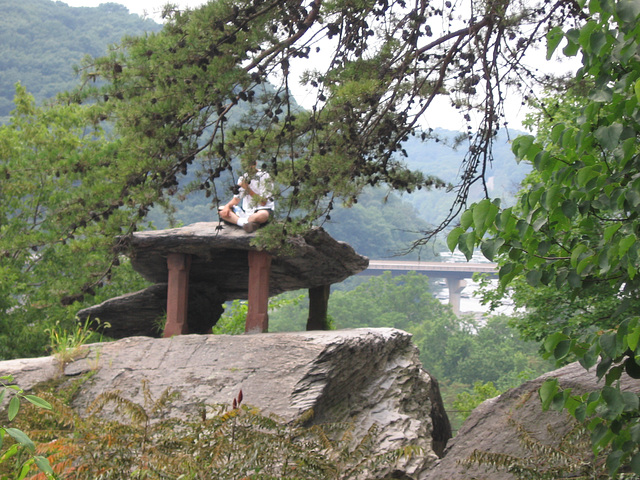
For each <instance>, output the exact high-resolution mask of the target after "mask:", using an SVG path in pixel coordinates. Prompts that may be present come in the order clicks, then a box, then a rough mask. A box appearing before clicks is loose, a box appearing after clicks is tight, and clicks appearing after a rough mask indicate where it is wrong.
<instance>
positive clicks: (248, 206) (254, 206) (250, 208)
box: [234, 170, 275, 215]
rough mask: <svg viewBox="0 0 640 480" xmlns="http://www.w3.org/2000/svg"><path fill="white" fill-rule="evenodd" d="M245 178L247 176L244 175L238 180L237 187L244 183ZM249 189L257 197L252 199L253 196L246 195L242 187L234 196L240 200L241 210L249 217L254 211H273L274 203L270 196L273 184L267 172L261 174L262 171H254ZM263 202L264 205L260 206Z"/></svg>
mask: <svg viewBox="0 0 640 480" xmlns="http://www.w3.org/2000/svg"><path fill="white" fill-rule="evenodd" d="M247 178H248V174H246V173H245V174H244V175H242V176H241V177H240V178H239V179H238V185H240V184H241V183H243V181H244V182H246V181H247ZM249 188H250V189H251V190H252V191H253V192H254V193H255V194H257V195H258V197H256V198H255V199H254V198H253V196H252V195H248V194H247V192H246V191H245V189H244V188H242V187H240V191H239V192H238V195H234V196H235V197H236V198H238V199H241V200H242V210H244V211H245V212H246V213H247V214H249V215H250V214H252V213H253V212H255V211H256V210H275V202H274V200H273V197H272V196H271V192H272V189H273V182H272V181H271V176H270V175H269V174H268V173H267V172H263V171H262V170H258V171H256V173H255V175H253V176H252V177H251V181H250V182H249ZM265 200H266V203H265V204H264V205H261V202H263V201H265Z"/></svg>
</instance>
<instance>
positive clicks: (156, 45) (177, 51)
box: [68, 0, 583, 237]
mask: <svg viewBox="0 0 640 480" xmlns="http://www.w3.org/2000/svg"><path fill="white" fill-rule="evenodd" d="M164 14H165V17H166V24H165V26H164V28H163V30H162V31H161V32H159V33H157V34H154V33H151V34H147V35H145V36H142V37H136V38H128V39H126V40H125V41H123V42H122V43H121V45H120V48H117V49H114V50H113V51H112V52H111V53H110V54H109V55H108V56H105V57H101V58H96V59H90V60H87V61H86V62H85V64H84V66H83V67H82V71H83V74H84V78H85V80H86V81H87V83H86V84H85V86H84V87H83V88H82V89H81V90H80V91H78V92H75V93H73V94H70V95H69V97H68V98H69V99H70V100H72V101H74V100H79V99H85V100H86V99H91V100H92V101H95V102H97V106H98V107H99V108H100V109H101V113H100V114H99V115H98V116H97V117H96V119H95V121H96V122H102V121H105V122H110V124H112V125H113V126H114V131H115V133H116V134H117V135H118V138H119V147H118V155H119V156H120V158H121V159H122V161H125V159H132V158H135V162H136V165H137V169H138V171H137V172H132V174H131V176H130V178H129V179H128V183H129V186H130V187H131V186H134V185H135V186H139V185H145V186H146V187H147V188H148V189H149V190H150V191H153V192H154V194H155V195H159V196H164V195H172V194H179V193H180V192H179V190H180V189H179V188H178V185H179V178H180V176H181V175H182V174H184V173H185V172H186V171H187V170H188V169H190V168H193V167H191V166H192V165H193V166H196V168H197V169H198V172H199V178H200V183H199V185H195V187H196V188H200V189H203V190H205V191H206V192H207V193H208V194H209V195H210V197H211V198H212V201H213V202H214V203H215V202H217V201H218V199H220V197H223V196H226V195H228V193H229V192H228V190H227V188H228V186H225V185H221V182H219V181H217V180H218V179H219V177H220V176H221V173H222V172H224V171H227V170H230V171H234V172H235V169H236V168H237V166H236V165H237V164H234V163H233V161H234V160H235V159H237V158H242V159H245V160H251V161H258V162H259V163H260V164H262V165H263V166H264V167H265V168H266V169H267V170H269V172H270V173H271V174H272V176H274V177H275V179H276V183H277V184H279V185H282V188H281V191H280V192H278V194H279V195H278V196H279V199H280V204H281V210H282V212H283V217H284V218H285V219H286V220H287V222H285V223H284V224H280V225H279V226H278V228H280V229H281V231H282V233H285V234H286V233H291V232H292V231H295V227H296V226H301V227H302V228H305V227H306V226H308V224H309V223H310V222H311V221H313V220H315V219H318V218H322V217H324V218H330V217H331V210H332V209H333V208H334V207H335V206H336V205H337V203H338V202H345V203H346V204H352V203H355V202H356V201H357V197H358V195H359V193H360V192H361V191H362V188H363V187H364V186H366V185H376V184H387V185H389V186H390V187H391V188H394V189H398V190H403V191H413V190H416V189H420V188H432V187H438V186H440V187H443V186H445V184H444V182H442V181H441V180H439V179H438V178H437V176H436V175H425V174H422V173H421V172H417V171H413V170H411V169H409V168H407V166H406V165H405V164H404V162H403V160H402V156H403V152H402V142H403V141H406V140H407V138H409V136H411V135H413V134H418V135H424V136H425V137H426V136H428V135H429V133H428V132H424V131H420V126H421V121H422V120H424V119H425V117H426V116H428V115H429V114H431V111H432V110H431V109H430V108H431V107H432V106H433V104H434V100H435V99H436V98H438V97H440V96H446V97H447V98H448V99H449V101H450V102H451V103H452V104H453V105H454V106H455V107H456V108H458V109H460V110H461V111H463V112H465V114H466V115H467V118H468V119H469V122H470V123H469V138H468V139H467V141H468V142H469V145H470V148H469V151H468V152H469V153H468V154H467V156H466V157H465V159H464V161H463V171H464V173H463V175H462V181H461V183H460V187H459V190H458V197H457V199H456V200H455V203H456V205H454V207H453V208H452V211H451V213H450V218H449V220H450V219H451V218H453V217H454V216H455V214H456V213H457V211H459V210H460V208H461V206H462V205H463V204H464V201H465V200H466V197H467V194H468V190H469V188H470V187H471V185H473V184H474V183H477V182H480V183H482V182H483V181H484V180H485V179H484V176H483V172H484V171H485V168H486V166H487V165H488V164H489V163H490V161H491V155H492V153H491V146H492V143H493V140H494V138H495V135H496V132H497V130H498V129H499V127H500V126H501V125H502V122H503V121H504V118H502V115H503V102H504V96H505V91H506V89H507V86H508V85H513V86H515V87H520V88H523V89H526V88H528V86H529V84H530V83H531V82H533V81H534V79H535V75H536V72H535V71H534V70H533V69H528V68H526V67H524V66H523V63H522V58H523V55H524V54H525V52H526V51H527V50H528V49H529V48H532V47H533V46H534V45H536V44H538V43H539V42H541V40H542V39H544V35H545V34H546V33H547V32H548V31H549V30H551V29H552V28H554V27H555V26H557V25H565V24H568V23H571V22H572V21H578V20H579V19H580V16H581V15H583V13H582V12H581V9H580V8H579V5H578V4H577V3H575V2H564V1H563V2H555V3H553V2H547V1H541V2H503V1H489V2H486V1H482V2H476V1H468V2H461V3H460V4H458V3H456V4H453V3H451V2H445V3H444V4H443V5H439V4H438V5H435V4H431V3H429V2H424V1H416V2H414V3H408V2H405V1H404V0H400V1H395V2H389V1H388V0H374V1H352V0H340V1H317V0H316V1H312V2H305V1H301V2H298V1H283V0H266V1H264V0H244V1H234V2H229V1H215V2H210V3H208V4H206V5H204V6H203V7H201V8H198V9H196V10H187V11H179V10H177V9H174V8H172V7H171V6H168V7H167V9H166V10H165V12H164ZM323 58H324V59H326V66H323V65H322V63H323V62H322V61H320V59H323ZM305 66H306V67H305ZM298 77H301V81H302V83H303V84H304V85H305V86H306V88H308V89H309V90H310V91H312V92H313V94H314V96H315V97H314V98H315V102H314V103H313V106H312V107H311V108H310V109H308V110H303V109H301V108H297V107H296V105H295V104H294V103H293V100H292V84H293V83H294V82H298V81H299V78H298ZM93 80H95V81H96V82H97V83H96V84H95V85H94V86H92V84H91V81H93ZM536 80H538V79H536ZM267 82H271V83H272V84H274V85H275V89H273V90H272V91H268V90H266V89H264V88H262V86H263V85H265V84H266V83H267ZM246 103H248V104H249V105H250V107H251V108H249V109H248V112H247V114H246V115H243V116H242V118H241V119H240V120H239V121H238V122H233V124H232V123H231V122H229V118H230V115H231V114H232V112H233V111H234V110H237V108H238V105H240V104H246ZM475 112H479V115H480V116H479V117H478V118H479V119H480V120H479V123H478V124H477V125H476V124H474V123H471V122H472V121H473V120H472V114H474V113H475ZM474 116H475V115H474ZM129 161H131V160H129ZM236 173H237V172H236ZM434 173H435V174H437V172H434ZM192 186H193V185H192ZM154 200H155V199H153V198H149V199H148V200H147V201H146V202H143V203H142V204H141V205H140V207H141V208H142V209H143V210H145V209H147V208H148V207H149V206H150V204H151V203H153V201H154ZM274 228H275V226H274ZM428 236H429V235H427V237H428Z"/></svg>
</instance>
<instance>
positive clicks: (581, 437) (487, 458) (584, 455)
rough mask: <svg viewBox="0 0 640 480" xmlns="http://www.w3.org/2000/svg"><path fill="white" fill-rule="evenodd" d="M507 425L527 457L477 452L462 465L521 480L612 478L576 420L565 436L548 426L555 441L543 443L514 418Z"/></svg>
mask: <svg viewBox="0 0 640 480" xmlns="http://www.w3.org/2000/svg"><path fill="white" fill-rule="evenodd" d="M568 421H569V420H568ZM508 424H509V425H510V426H511V427H512V428H514V429H515V432H516V434H517V437H518V440H519V442H520V444H521V445H522V447H523V449H524V450H525V451H526V452H527V455H526V456H522V457H520V456H514V455H507V454H503V453H493V452H485V451H481V450H474V451H473V453H472V454H471V455H470V456H469V457H468V458H466V459H465V460H463V461H461V462H460V463H461V464H462V465H464V466H467V467H469V466H471V465H483V466H486V467H489V468H493V469H495V470H499V471H505V472H508V473H511V474H512V475H514V476H515V477H516V478H518V479H520V480H559V479H563V478H571V479H572V480H600V479H602V480H605V479H609V478H610V477H609V474H608V472H607V469H606V468H605V465H604V458H605V457H606V455H605V454H601V455H599V456H594V454H593V452H592V450H591V448H590V442H589V437H588V434H587V430H586V428H585V427H584V425H582V424H580V423H578V422H575V421H573V423H572V426H571V428H570V429H569V430H568V431H567V432H566V433H565V434H564V435H558V434H557V432H555V431H553V429H552V428H551V427H548V429H547V430H548V433H549V435H550V436H551V438H552V441H551V442H550V443H544V442H542V441H540V440H539V439H537V438H536V437H535V436H534V435H533V434H532V433H531V432H529V431H528V430H527V429H526V428H525V427H524V426H523V425H522V424H520V423H518V422H516V421H515V420H513V418H509V419H508Z"/></svg>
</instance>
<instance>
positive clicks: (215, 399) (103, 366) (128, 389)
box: [0, 329, 451, 480]
mask: <svg viewBox="0 0 640 480" xmlns="http://www.w3.org/2000/svg"><path fill="white" fill-rule="evenodd" d="M85 349H86V352H85V353H86V355H85V356H84V358H81V359H78V360H76V361H74V362H72V363H70V364H68V365H66V366H65V367H64V370H63V372H64V373H63V374H64V375H65V376H66V377H68V378H69V379H72V378H74V377H76V376H77V375H80V374H82V373H83V372H88V371H90V370H95V373H94V375H93V376H92V377H91V378H90V379H89V380H88V381H87V383H85V384H84V385H83V387H82V390H81V392H80V393H79V394H78V396H77V398H76V399H75V400H74V408H76V409H77V410H78V411H80V412H83V411H84V410H85V409H86V407H87V405H88V404H89V402H91V400H92V399H94V398H95V397H96V396H97V395H98V394H100V393H102V392H105V391H112V390H120V391H121V392H122V393H123V395H124V396H125V397H128V398H130V399H131V400H133V401H134V402H141V401H142V388H141V387H142V382H143V381H146V382H148V387H149V389H150V391H151V394H152V395H153V396H154V397H155V398H157V397H158V396H159V395H160V394H162V393H163V392H164V391H165V390H166V389H172V390H177V391H179V392H180V394H181V395H180V398H179V399H178V400H177V401H176V402H175V403H174V404H173V408H174V412H175V414H176V415H180V416H184V415H185V414H191V413H196V412H198V411H199V409H200V405H202V404H203V403H207V404H227V405H230V403H231V401H232V399H233V398H235V397H236V396H237V394H238V392H239V391H240V389H242V391H243V394H244V399H245V400H244V401H245V403H247V404H251V405H255V406H257V407H260V408H261V409H262V410H263V411H265V412H268V413H274V414H277V415H279V416H280V417H282V418H284V419H287V420H291V419H294V418H296V417H298V416H299V415H300V414H302V413H303V412H305V411H307V410H309V409H313V411H314V413H315V416H314V420H313V421H314V422H318V423H322V422H339V421H350V422H353V423H354V425H355V426H356V429H355V432H354V434H355V437H356V439H358V438H362V436H363V435H364V434H365V433H366V432H367V431H368V429H369V427H370V426H371V425H373V424H374V423H375V424H377V425H378V426H379V427H380V430H379V434H380V437H379V439H378V451H379V452H381V453H382V452H386V451H391V450H394V449H397V448H403V447H406V446H408V445H414V446H417V447H421V448H422V449H423V454H422V455H420V456H418V457H413V458H411V459H410V460H408V461H404V462H403V463H400V464H399V465H396V466H391V465H390V466H389V471H388V472H387V473H390V472H391V471H392V470H398V471H399V472H402V473H403V474H406V475H409V476H410V477H411V478H419V477H420V476H421V475H423V474H424V473H425V472H426V470H427V469H428V468H429V467H430V466H431V465H432V464H433V463H434V462H435V461H436V459H437V458H438V454H439V453H441V452H442V450H443V448H444V446H445V444H446V441H447V439H448V438H449V437H450V435H451V429H450V426H449V421H448V418H447V416H446V414H445V412H444V409H443V406H442V401H441V399H440V393H439V389H438V385H437V383H436V381H435V380H434V379H432V378H431V377H430V376H429V375H428V373H427V372H425V371H424V370H423V369H422V366H421V364H420V360H419V358H418V351H417V349H416V347H415V346H414V345H413V344H412V343H411V336H410V335H409V334H407V333H405V332H402V331H399V330H395V329H355V330H340V331H326V332H297V333H270V334H258V335H241V336H228V335H180V336H176V337H172V338H163V339H153V338H146V337H129V338H126V339H123V340H119V341H116V342H111V343H104V344H92V345H88V346H86V347H85ZM55 362H56V361H55V359H53V358H52V357H48V358H41V359H31V360H10V361H6V362H1V363H0V371H2V372H3V373H7V374H12V375H13V376H14V377H15V379H16V381H17V383H18V384H19V385H20V386H22V387H23V388H30V387H32V386H33V385H34V384H35V383H37V382H40V381H43V380H46V379H47V377H51V376H53V375H55V374H56V371H60V369H57V368H56V365H55ZM380 478H381V477H380ZM395 478H406V477H395ZM371 480H373V479H371Z"/></svg>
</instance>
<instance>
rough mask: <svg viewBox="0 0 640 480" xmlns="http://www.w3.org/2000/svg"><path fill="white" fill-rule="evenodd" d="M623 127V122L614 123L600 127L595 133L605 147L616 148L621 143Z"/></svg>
mask: <svg viewBox="0 0 640 480" xmlns="http://www.w3.org/2000/svg"><path fill="white" fill-rule="evenodd" d="M622 129H623V127H622V124H620V123H614V124H611V125H609V126H607V127H600V128H598V129H597V130H596V131H595V133H594V134H593V135H594V136H595V137H596V138H597V139H598V141H599V142H600V144H601V145H602V146H603V147H604V148H606V149H608V150H614V149H615V148H616V147H617V146H618V145H619V143H620V135H621V134H622Z"/></svg>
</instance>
